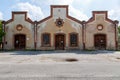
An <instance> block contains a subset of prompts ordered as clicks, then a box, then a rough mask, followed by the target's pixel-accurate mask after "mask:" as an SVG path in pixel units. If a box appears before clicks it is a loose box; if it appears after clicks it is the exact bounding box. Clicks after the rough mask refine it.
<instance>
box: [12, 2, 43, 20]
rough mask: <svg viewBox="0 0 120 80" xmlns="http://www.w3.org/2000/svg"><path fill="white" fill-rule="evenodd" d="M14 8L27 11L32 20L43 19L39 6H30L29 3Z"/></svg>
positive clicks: (19, 4)
mask: <svg viewBox="0 0 120 80" xmlns="http://www.w3.org/2000/svg"><path fill="white" fill-rule="evenodd" d="M14 8H17V9H18V10H20V11H28V16H29V17H30V18H31V19H32V20H40V19H42V18H44V14H43V12H42V10H41V8H40V7H39V6H36V5H32V4H30V3H29V2H25V3H18V4H17V5H16V6H14Z"/></svg>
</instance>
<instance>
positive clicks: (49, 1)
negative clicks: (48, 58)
mask: <svg viewBox="0 0 120 80" xmlns="http://www.w3.org/2000/svg"><path fill="white" fill-rule="evenodd" d="M73 1H74V0H44V1H41V0H31V2H32V3H37V4H40V5H41V4H45V5H69V4H72V3H73Z"/></svg>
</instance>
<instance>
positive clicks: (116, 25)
mask: <svg viewBox="0 0 120 80" xmlns="http://www.w3.org/2000/svg"><path fill="white" fill-rule="evenodd" d="M118 23H119V22H118V21H117V20H115V21H114V24H115V47H116V50H118V31H117V27H118Z"/></svg>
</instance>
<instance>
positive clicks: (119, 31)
mask: <svg viewBox="0 0 120 80" xmlns="http://www.w3.org/2000/svg"><path fill="white" fill-rule="evenodd" d="M118 33H119V34H120V26H119V27H118Z"/></svg>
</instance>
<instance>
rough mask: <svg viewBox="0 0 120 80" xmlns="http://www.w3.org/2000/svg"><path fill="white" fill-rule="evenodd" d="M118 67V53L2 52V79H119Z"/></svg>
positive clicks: (119, 53)
mask: <svg viewBox="0 0 120 80" xmlns="http://www.w3.org/2000/svg"><path fill="white" fill-rule="evenodd" d="M66 59H76V60H77V61H67V60H66ZM119 68H120V52H118V51H117V52H116V51H11V52H0V80H120V70H119Z"/></svg>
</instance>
